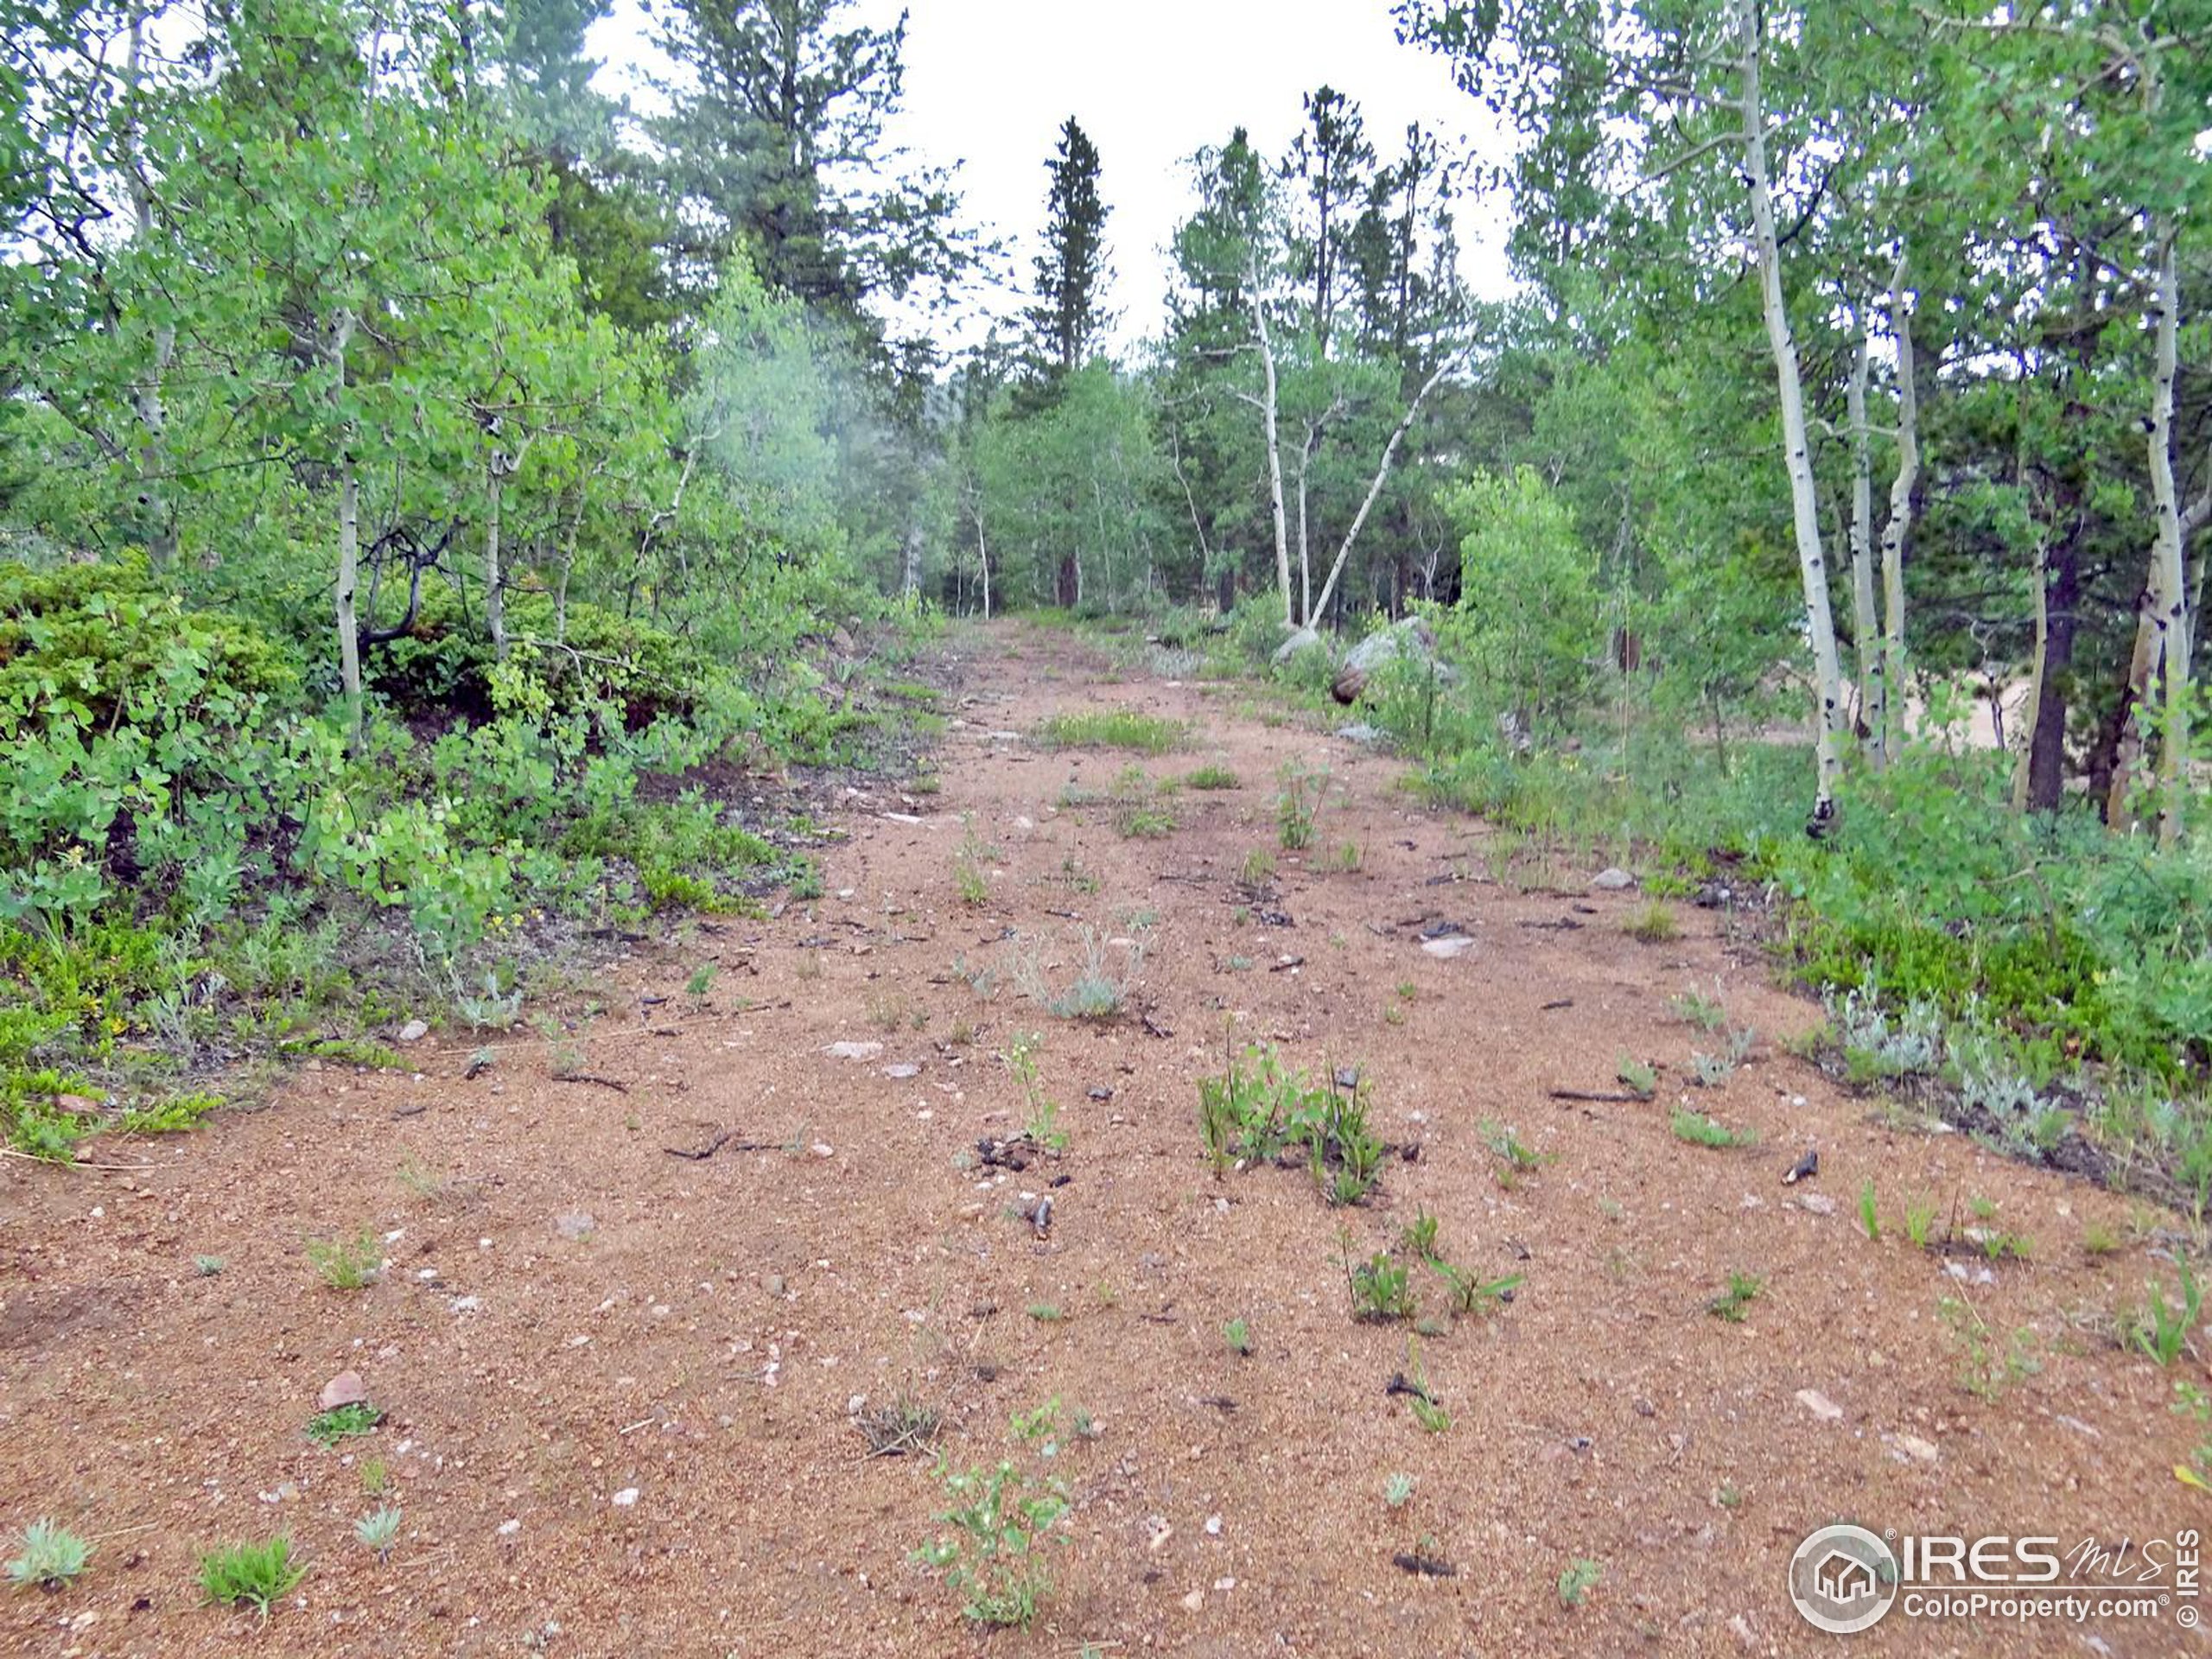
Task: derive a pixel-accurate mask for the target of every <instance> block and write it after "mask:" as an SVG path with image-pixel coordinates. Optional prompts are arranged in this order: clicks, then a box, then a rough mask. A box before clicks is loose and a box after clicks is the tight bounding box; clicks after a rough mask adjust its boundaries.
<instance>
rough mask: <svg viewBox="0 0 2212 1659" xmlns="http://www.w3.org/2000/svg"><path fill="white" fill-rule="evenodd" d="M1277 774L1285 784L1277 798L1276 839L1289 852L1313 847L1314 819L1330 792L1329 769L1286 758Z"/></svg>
mask: <svg viewBox="0 0 2212 1659" xmlns="http://www.w3.org/2000/svg"><path fill="white" fill-rule="evenodd" d="M1275 776H1276V778H1277V779H1279V780H1280V781H1281V785H1282V788H1281V792H1280V793H1278V794H1277V795H1276V797H1275V838H1276V839H1277V840H1278V841H1280V842H1281V843H1282V847H1283V850H1284V851H1286V852H1296V851H1297V850H1299V849H1300V848H1304V847H1311V846H1312V845H1313V826H1314V820H1315V819H1316V818H1318V817H1319V816H1320V811H1321V800H1322V798H1323V797H1324V796H1325V794H1326V793H1327V792H1328V788H1329V769H1328V768H1327V767H1326V766H1316V767H1312V768H1308V767H1306V766H1300V765H1299V764H1298V762H1297V761H1295V760H1287V761H1285V762H1284V763H1283V765H1282V768H1281V771H1279V772H1276V774H1275Z"/></svg>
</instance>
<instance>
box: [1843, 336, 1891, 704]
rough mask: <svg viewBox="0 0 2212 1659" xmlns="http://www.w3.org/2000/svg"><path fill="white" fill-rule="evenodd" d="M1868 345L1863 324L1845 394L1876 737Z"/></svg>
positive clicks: (1855, 607) (1861, 618) (1863, 699)
mask: <svg viewBox="0 0 2212 1659" xmlns="http://www.w3.org/2000/svg"><path fill="white" fill-rule="evenodd" d="M1867 346H1868V342H1867V339H1866V329H1865V328H1863V327H1862V328H1860V329H1859V348H1858V350H1857V352H1856V353H1854V354H1853V357H1852V359H1851V379H1850V382H1849V384H1848V385H1847V387H1846V389H1845V394H1844V396H1845V408H1846V409H1847V410H1848V411H1849V416H1850V421H1851V622H1852V628H1851V631H1852V633H1853V636H1854V637H1855V639H1857V641H1858V645H1859V723H1860V724H1861V725H1863V726H1864V727H1865V728H1866V731H1867V733H1868V735H1869V736H1870V737H1872V735H1873V734H1876V733H1878V731H1879V730H1880V728H1879V727H1878V726H1876V725H1875V723H1874V683H1875V677H1876V675H1877V674H1878V672H1879V670H1878V667H1877V664H1879V663H1880V661H1881V658H1882V647H1881V641H1880V639H1878V637H1877V630H1878V627H1879V626H1880V625H1879V623H1878V622H1877V620H1875V615H1874V455H1873V446H1872V439H1871V438H1870V437H1869V435H1868V434H1867V430H1866V376H1867V372H1868V370H1869V368H1870V367H1871V365H1872V356H1871V353H1869V351H1868V349H1867Z"/></svg>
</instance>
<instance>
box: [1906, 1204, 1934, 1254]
mask: <svg viewBox="0 0 2212 1659" xmlns="http://www.w3.org/2000/svg"><path fill="white" fill-rule="evenodd" d="M1935 1227H1936V1200H1935V1199H1933V1198H1929V1197H1928V1196H1927V1195H1926V1194H1924V1193H1923V1195H1921V1196H1920V1197H1918V1198H1915V1199H1913V1200H1912V1202H1911V1203H1910V1204H1908V1205H1905V1207H1904V1236H1906V1237H1907V1238H1909V1239H1910V1240H1911V1241H1912V1245H1913V1248H1914V1249H1919V1250H1924V1249H1927V1248H1928V1241H1929V1238H1930V1237H1931V1236H1933V1234H1934V1231H1935Z"/></svg>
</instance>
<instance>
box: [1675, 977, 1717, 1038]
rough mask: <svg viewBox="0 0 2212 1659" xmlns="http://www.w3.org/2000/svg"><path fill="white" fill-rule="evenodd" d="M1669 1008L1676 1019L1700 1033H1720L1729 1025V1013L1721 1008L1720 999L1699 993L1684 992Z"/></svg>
mask: <svg viewBox="0 0 2212 1659" xmlns="http://www.w3.org/2000/svg"><path fill="white" fill-rule="evenodd" d="M1718 988H1719V987H1717V986H1716V987H1715V989H1718ZM1667 1006H1668V1007H1669V1008H1671V1009H1673V1010H1674V1013H1675V1018H1676V1019H1678V1020H1681V1021H1682V1023H1683V1024H1685V1025H1690V1026H1695V1027H1697V1028H1698V1029H1699V1030H1700V1031H1718V1030H1719V1029H1720V1027H1722V1026H1723V1025H1725V1024H1726V1023H1727V1020H1728V1014H1727V1011H1726V1009H1724V1008H1723V1007H1721V1006H1720V1001H1719V998H1718V997H1712V996H1707V995H1703V994H1702V993H1700V992H1698V991H1684V992H1683V993H1682V994H1681V995H1680V996H1678V997H1675V999H1674V1000H1673V1001H1670V1002H1669V1003H1668V1005H1667Z"/></svg>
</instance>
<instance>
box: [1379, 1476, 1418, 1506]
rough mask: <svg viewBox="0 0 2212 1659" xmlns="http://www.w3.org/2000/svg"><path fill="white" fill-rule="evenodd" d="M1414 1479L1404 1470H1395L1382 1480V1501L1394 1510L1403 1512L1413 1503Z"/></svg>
mask: <svg viewBox="0 0 2212 1659" xmlns="http://www.w3.org/2000/svg"><path fill="white" fill-rule="evenodd" d="M1413 1496H1414V1478H1413V1477H1412V1476H1411V1475H1409V1474H1407V1473H1405V1472H1404V1471H1402V1470H1394V1471H1392V1472H1391V1473H1389V1474H1388V1475H1386V1476H1384V1477H1383V1502H1384V1503H1387V1504H1389V1506H1390V1507H1391V1508H1392V1509H1394V1510H1402V1509H1404V1508H1405V1507H1406V1505H1407V1504H1408V1503H1411V1502H1412V1501H1413Z"/></svg>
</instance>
